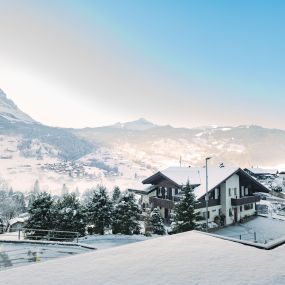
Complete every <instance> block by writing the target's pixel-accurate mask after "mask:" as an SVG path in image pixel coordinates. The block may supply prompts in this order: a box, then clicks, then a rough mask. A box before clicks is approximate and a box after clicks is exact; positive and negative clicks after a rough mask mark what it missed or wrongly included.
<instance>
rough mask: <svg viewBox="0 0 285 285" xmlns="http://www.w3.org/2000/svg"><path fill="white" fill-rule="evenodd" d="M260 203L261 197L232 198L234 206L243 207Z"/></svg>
mask: <svg viewBox="0 0 285 285" xmlns="http://www.w3.org/2000/svg"><path fill="white" fill-rule="evenodd" d="M259 201H260V197H259V196H244V197H241V198H237V199H236V198H232V206H242V205H245V204H252V203H257V202H259Z"/></svg>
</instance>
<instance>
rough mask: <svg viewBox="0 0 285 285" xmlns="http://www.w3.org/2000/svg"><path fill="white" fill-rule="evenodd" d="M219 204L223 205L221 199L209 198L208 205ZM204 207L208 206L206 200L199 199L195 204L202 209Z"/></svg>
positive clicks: (196, 207)
mask: <svg viewBox="0 0 285 285" xmlns="http://www.w3.org/2000/svg"><path fill="white" fill-rule="evenodd" d="M219 205H221V201H220V199H209V202H208V207H214V206H219ZM202 208H206V201H205V200H202V201H198V202H197V204H196V205H195V209H202Z"/></svg>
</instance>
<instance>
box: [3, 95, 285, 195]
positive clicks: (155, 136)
mask: <svg viewBox="0 0 285 285" xmlns="http://www.w3.org/2000/svg"><path fill="white" fill-rule="evenodd" d="M209 155H210V156H213V159H212V160H211V163H213V164H218V163H224V164H226V165H239V166H241V167H251V166H259V167H274V168H275V167H277V168H279V170H285V131H283V130H277V129H268V128H262V127H260V126H238V127H230V126H224V127H218V126H209V127H201V128H192V129H190V128H189V129H187V128H174V127H171V126H159V125H156V124H153V123H151V122H149V121H147V120H145V119H139V120H136V121H132V122H126V123H117V124H115V125H111V126H105V127H97V128H84V129H64V128H53V127H49V126H45V125H43V124H41V123H38V122H36V121H34V120H33V119H32V118H31V117H30V116H29V115H27V114H25V113H24V112H22V111H21V110H19V108H17V106H16V105H15V104H14V102H12V101H11V100H9V99H8V98H7V96H6V95H5V94H4V93H3V92H2V91H1V92H0V178H1V176H2V178H4V179H5V180H6V181H7V182H8V184H10V185H12V186H13V187H14V188H16V189H18V190H29V189H28V188H29V187H31V185H32V184H33V183H34V181H35V180H37V179H38V180H40V183H41V185H42V188H44V189H49V190H50V191H54V189H60V188H61V187H62V184H66V185H67V186H68V187H70V189H73V190H74V188H75V187H77V186H78V185H79V188H80V190H81V191H82V190H85V188H87V187H92V186H94V185H96V184H98V183H99V184H105V185H106V186H109V187H112V186H113V185H115V184H118V185H120V186H121V187H130V186H134V185H137V184H139V182H140V181H141V180H143V178H145V177H146V176H148V175H151V174H152V173H153V172H154V171H156V170H157V169H161V168H164V167H168V166H175V165H179V162H180V157H181V161H182V165H183V166H188V165H203V164H204V159H205V157H207V156H209ZM281 165H282V166H283V167H284V168H283V167H281ZM278 166H280V167H278ZM0 182H1V181H0Z"/></svg>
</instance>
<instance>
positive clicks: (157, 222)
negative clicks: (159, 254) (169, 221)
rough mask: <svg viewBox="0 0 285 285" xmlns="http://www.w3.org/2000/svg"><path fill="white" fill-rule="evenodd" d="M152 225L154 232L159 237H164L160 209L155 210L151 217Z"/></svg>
mask: <svg viewBox="0 0 285 285" xmlns="http://www.w3.org/2000/svg"><path fill="white" fill-rule="evenodd" d="M150 224H151V227H152V232H153V233H154V234H157V235H164V234H165V228H164V222H163V218H162V217H161V215H160V211H159V209H158V208H154V209H153V211H152V212H151V215H150Z"/></svg>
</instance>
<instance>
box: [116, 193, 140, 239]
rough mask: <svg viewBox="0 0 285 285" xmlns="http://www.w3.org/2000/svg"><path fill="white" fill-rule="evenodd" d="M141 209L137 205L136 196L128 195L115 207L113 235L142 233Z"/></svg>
mask: <svg viewBox="0 0 285 285" xmlns="http://www.w3.org/2000/svg"><path fill="white" fill-rule="evenodd" d="M140 213H141V211H140V208H139V206H138V205H137V204H136V201H135V198H134V195H133V194H131V193H126V194H125V195H123V196H122V197H121V199H120V201H119V202H118V204H117V205H115V209H114V215H113V223H112V230H113V234H117V233H121V234H126V235H131V234H134V233H139V232H140V225H139V219H140Z"/></svg>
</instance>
